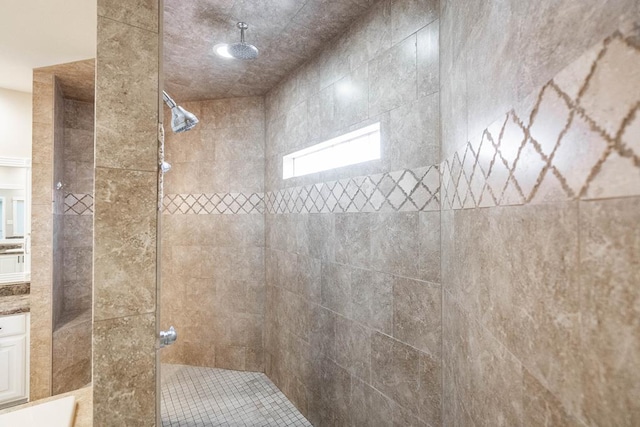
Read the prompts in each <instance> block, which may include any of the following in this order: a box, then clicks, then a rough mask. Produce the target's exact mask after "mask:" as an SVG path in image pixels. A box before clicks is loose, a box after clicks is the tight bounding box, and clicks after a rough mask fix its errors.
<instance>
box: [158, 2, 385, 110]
mask: <svg viewBox="0 0 640 427" xmlns="http://www.w3.org/2000/svg"><path fill="white" fill-rule="evenodd" d="M376 1H377V0H189V1H184V0H165V2H164V4H165V6H164V12H165V13H164V65H163V66H164V79H165V83H164V84H165V90H166V91H167V92H169V94H170V95H171V96H173V97H174V98H175V99H176V100H178V101H196V100H204V99H216V98H227V97H238V96H255V95H263V94H265V93H266V92H267V91H268V90H269V89H271V88H272V87H273V86H275V85H276V84H277V83H278V82H279V81H280V80H281V79H282V78H284V77H285V76H287V75H288V74H289V73H290V72H291V71H293V70H294V69H295V68H297V67H298V66H300V65H301V64H302V63H304V62H306V61H307V60H308V59H310V58H312V57H313V56H315V55H316V54H317V53H318V52H319V51H320V50H321V48H322V46H323V45H325V44H326V43H327V42H328V41H329V40H331V39H332V38H334V37H335V36H337V35H339V34H341V33H342V32H344V31H345V30H346V29H347V28H348V25H349V24H350V23H351V22H353V21H354V20H356V19H357V18H358V17H359V16H361V15H362V14H363V13H364V12H366V11H367V10H368V9H369V8H370V7H371V6H372V5H373V4H374V3H376ZM239 21H244V22H246V23H247V24H249V30H248V31H247V32H246V41H247V42H248V43H251V44H253V45H255V46H256V47H257V48H258V49H259V50H260V56H259V57H258V58H257V59H255V60H253V61H239V60H232V59H224V58H219V57H218V56H217V55H216V54H214V53H213V51H212V47H213V46H214V45H216V44H217V43H235V42H238V41H239V39H240V31H239V30H238V29H237V28H236V23H237V22H239Z"/></svg>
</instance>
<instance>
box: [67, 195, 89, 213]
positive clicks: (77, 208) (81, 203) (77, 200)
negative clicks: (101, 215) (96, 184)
mask: <svg viewBox="0 0 640 427" xmlns="http://www.w3.org/2000/svg"><path fill="white" fill-rule="evenodd" d="M64 214H65V215H93V194H82V193H67V194H65V195H64Z"/></svg>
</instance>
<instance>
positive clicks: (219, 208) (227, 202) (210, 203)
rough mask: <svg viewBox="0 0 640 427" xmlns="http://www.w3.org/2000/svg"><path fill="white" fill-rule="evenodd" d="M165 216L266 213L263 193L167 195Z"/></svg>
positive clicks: (165, 198)
mask: <svg viewBox="0 0 640 427" xmlns="http://www.w3.org/2000/svg"><path fill="white" fill-rule="evenodd" d="M163 213H164V214H169V215H172V214H175V215H179V214H198V215H211V214H222V215H238V214H261V213H264V194H263V193H251V194H243V193H214V194H167V195H165V196H164V209H163Z"/></svg>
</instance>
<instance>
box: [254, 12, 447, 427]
mask: <svg viewBox="0 0 640 427" xmlns="http://www.w3.org/2000/svg"><path fill="white" fill-rule="evenodd" d="M437 6H438V4H437V2H431V1H408V0H405V1H393V2H392V1H381V2H379V3H378V4H377V5H375V6H374V7H373V8H372V10H371V11H370V13H368V14H367V15H366V16H365V17H363V18H362V19H361V20H359V21H358V22H355V23H354V24H353V25H352V26H351V27H350V29H349V30H348V31H347V32H346V34H344V35H343V36H341V37H339V38H338V39H336V40H333V41H332V42H331V43H329V45H330V47H329V48H327V50H325V51H324V52H323V53H321V54H320V55H319V57H318V58H316V59H315V60H313V61H311V62H310V63H308V64H306V65H304V66H303V67H301V68H300V69H299V70H298V71H297V72H296V73H294V74H293V75H291V76H289V77H288V78H287V79H286V80H285V81H284V82H283V83H281V84H280V85H279V86H277V87H276V88H275V89H273V90H272V91H271V92H270V93H269V94H268V95H267V101H266V110H267V165H266V183H265V185H266V190H267V194H266V196H265V198H266V200H268V201H269V202H268V203H267V204H268V206H267V209H268V214H267V216H266V218H267V220H266V245H267V249H266V258H265V266H266V275H267V305H266V325H265V328H266V329H265V349H266V365H265V369H266V373H267V375H268V376H269V377H270V378H271V379H272V380H273V381H274V382H275V383H276V385H278V387H280V388H281V389H282V390H283V391H284V392H285V394H286V395H287V396H288V397H289V398H290V399H291V400H292V401H293V402H294V403H295V405H296V406H297V407H298V408H300V410H301V411H302V413H303V414H305V415H306V416H307V417H308V418H309V420H310V421H311V422H312V423H313V424H314V425H327V426H338V425H391V424H394V425H424V426H426V425H440V424H441V417H440V413H441V411H440V407H441V399H442V393H441V337H440V336H441V298H442V297H441V288H440V277H439V276H440V275H439V270H440V269H439V265H440V233H439V227H440V212H439V202H438V198H439V194H438V187H439V179H438V178H439V177H438V174H437V173H435V182H434V181H432V180H430V178H426V179H422V178H421V177H422V176H423V175H422V174H421V173H418V174H415V173H414V172H413V171H416V170H422V171H427V170H428V167H429V166H431V165H437V164H438V161H439V154H438V153H439V146H440V142H439V122H438V118H439V114H438V102H439V101H438V99H439V95H438V70H437V69H438V19H437V18H438V7H437ZM378 121H379V122H380V123H381V129H382V158H381V160H378V161H373V162H368V163H365V164H361V165H354V166H349V167H344V168H340V169H337V170H334V171H328V172H320V173H316V174H311V175H307V176H304V177H299V178H292V179H288V180H286V181H284V180H282V160H281V159H282V156H283V155H285V154H288V153H291V152H293V151H296V150H299V149H301V148H304V147H307V146H310V145H313V144H315V143H318V142H321V141H323V140H326V139H329V138H331V137H334V136H336V135H339V134H342V133H345V132H347V131H349V130H352V129H355V128H359V127H362V126H364V125H367V124H370V123H373V122H378ZM407 169H410V170H411V171H412V173H405V171H406V170H407ZM434 171H435V172H437V169H434ZM416 176H417V177H419V178H416ZM336 183H338V184H339V187H336ZM421 183H425V184H427V185H426V186H425V187H424V188H425V191H426V189H427V188H428V190H429V194H430V195H431V196H435V199H434V200H432V201H431V203H426V204H425V203H417V202H416V203H413V202H412V200H414V197H416V198H418V197H419V196H418V194H417V193H414V190H415V189H417V188H419V187H420V186H421V185H422V184H421ZM336 188H337V189H338V191H336ZM420 188H422V187H420ZM312 189H315V190H312ZM318 189H319V191H320V193H321V194H323V195H321V196H318V195H317V194H316V193H314V191H316V190H318ZM325 191H326V193H325ZM331 193H333V194H336V195H337V198H338V199H341V201H340V202H339V203H338V204H337V205H336V203H335V201H332V199H331V197H332V196H331ZM274 195H276V196H277V195H281V196H282V197H284V198H285V199H287V198H289V199H291V200H293V202H291V203H285V205H286V206H288V207H284V208H282V207H280V208H278V202H275V203H274V205H273V206H271V203H272V201H273V200H275V199H274ZM278 197H280V196H278ZM361 197H365V200H369V201H368V202H363V201H362V200H360V198H361ZM379 197H381V199H380V200H378V198H379ZM429 197H430V196H429ZM319 199H322V200H323V203H325V202H326V203H327V204H328V206H330V207H328V206H327V204H325V205H323V204H322V203H319V204H318V205H317V207H316V208H302V207H301V206H305V205H306V204H307V203H310V204H311V205H313V204H314V203H315V202H316V201H317V200H319ZM416 201H417V199H416ZM306 206H308V205H306Z"/></svg>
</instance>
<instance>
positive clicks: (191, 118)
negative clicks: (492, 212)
mask: <svg viewBox="0 0 640 427" xmlns="http://www.w3.org/2000/svg"><path fill="white" fill-rule="evenodd" d="M162 99H164V102H165V103H166V104H167V105H168V106H169V108H171V129H172V130H173V131H174V132H175V133H180V132H186V131H188V130H190V129H193V127H194V126H195V125H197V124H198V118H197V117H196V116H195V115H194V114H191V113H190V112H188V111H187V110H185V109H184V108H182V107H181V106H179V105H177V104H176V103H175V101H174V100H173V99H171V97H170V96H169V95H168V94H167V92H165V91H162Z"/></svg>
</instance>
